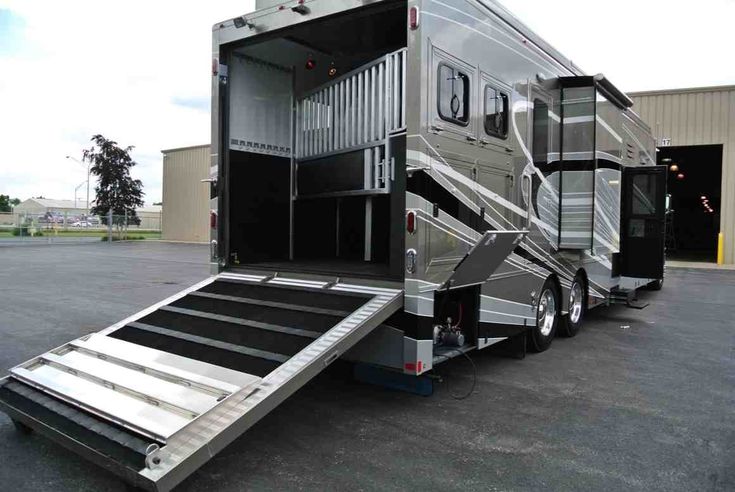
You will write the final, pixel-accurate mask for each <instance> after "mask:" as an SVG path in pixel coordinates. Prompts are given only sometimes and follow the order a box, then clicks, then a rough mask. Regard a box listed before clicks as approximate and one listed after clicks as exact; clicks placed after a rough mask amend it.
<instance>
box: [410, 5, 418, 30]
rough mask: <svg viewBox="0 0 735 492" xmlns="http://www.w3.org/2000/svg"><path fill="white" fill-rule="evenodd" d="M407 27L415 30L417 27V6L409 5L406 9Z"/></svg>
mask: <svg viewBox="0 0 735 492" xmlns="http://www.w3.org/2000/svg"><path fill="white" fill-rule="evenodd" d="M408 27H410V28H411V30H412V31H415V30H416V29H418V27H419V8H418V7H411V9H410V10H409V11H408Z"/></svg>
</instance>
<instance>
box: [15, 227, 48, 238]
mask: <svg viewBox="0 0 735 492" xmlns="http://www.w3.org/2000/svg"><path fill="white" fill-rule="evenodd" d="M29 229H30V228H29V226H27V225H24V226H20V227H13V230H12V231H11V234H12V235H13V236H30V235H31V232H30V230H29ZM33 236H43V232H41V231H40V230H39V229H36V232H35V233H34V234H33Z"/></svg>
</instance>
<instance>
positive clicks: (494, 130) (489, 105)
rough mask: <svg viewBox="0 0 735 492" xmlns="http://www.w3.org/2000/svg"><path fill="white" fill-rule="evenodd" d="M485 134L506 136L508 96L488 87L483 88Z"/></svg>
mask: <svg viewBox="0 0 735 492" xmlns="http://www.w3.org/2000/svg"><path fill="white" fill-rule="evenodd" d="M485 133H487V134H488V135H493V136H495V137H499V138H505V137H507V136H508V96H507V95H505V94H503V93H502V92H500V91H499V90H497V89H495V88H494V87H490V86H489V85H486V86H485Z"/></svg>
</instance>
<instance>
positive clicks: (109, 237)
mask: <svg viewBox="0 0 735 492" xmlns="http://www.w3.org/2000/svg"><path fill="white" fill-rule="evenodd" d="M107 242H108V243H110V244H112V208H110V210H108V211H107Z"/></svg>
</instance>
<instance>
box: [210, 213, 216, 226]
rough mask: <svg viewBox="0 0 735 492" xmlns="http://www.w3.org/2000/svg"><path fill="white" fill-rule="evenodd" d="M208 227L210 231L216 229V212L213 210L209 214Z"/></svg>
mask: <svg viewBox="0 0 735 492" xmlns="http://www.w3.org/2000/svg"><path fill="white" fill-rule="evenodd" d="M209 227H211V228H212V229H216V228H217V212H215V211H214V210H213V211H211V212H209Z"/></svg>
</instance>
